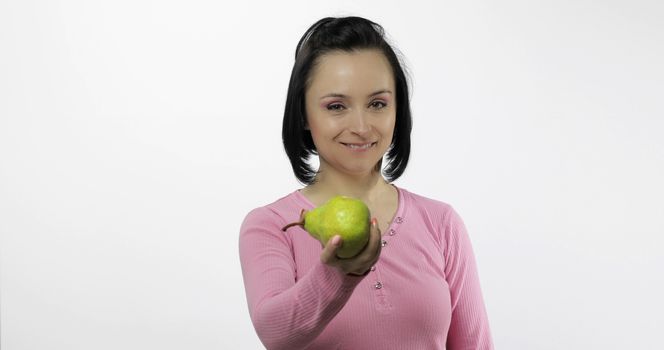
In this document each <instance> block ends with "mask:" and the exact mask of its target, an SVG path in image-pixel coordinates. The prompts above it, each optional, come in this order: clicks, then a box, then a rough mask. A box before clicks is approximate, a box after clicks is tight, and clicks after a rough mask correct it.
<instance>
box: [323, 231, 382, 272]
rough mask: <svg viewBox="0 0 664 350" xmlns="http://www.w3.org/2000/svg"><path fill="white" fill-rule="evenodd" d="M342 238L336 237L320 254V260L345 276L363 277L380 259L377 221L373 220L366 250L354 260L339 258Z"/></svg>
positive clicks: (353, 258)
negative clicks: (338, 252) (338, 251)
mask: <svg viewBox="0 0 664 350" xmlns="http://www.w3.org/2000/svg"><path fill="white" fill-rule="evenodd" d="M342 243H343V242H342V239H341V236H339V235H335V236H334V237H332V238H331V239H330V240H329V241H327V245H325V247H323V252H322V253H321V254H320V260H321V261H322V262H323V263H324V264H326V265H330V266H334V267H336V268H338V269H339V270H341V271H342V272H343V273H345V274H350V275H358V276H362V275H364V274H366V273H367V272H368V271H369V269H370V268H371V267H372V266H373V265H374V264H375V263H376V262H377V261H378V258H379V257H380V251H381V244H380V230H379V229H378V225H377V224H376V219H372V220H371V231H370V233H369V242H368V243H367V245H366V246H365V247H364V249H363V250H362V251H361V252H360V253H359V254H358V255H356V256H354V257H352V258H346V259H342V258H339V257H337V249H339V247H341V244H342Z"/></svg>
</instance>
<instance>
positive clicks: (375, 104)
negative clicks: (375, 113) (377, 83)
mask: <svg viewBox="0 0 664 350" xmlns="http://www.w3.org/2000/svg"><path fill="white" fill-rule="evenodd" d="M370 106H371V107H373V108H375V109H381V108H383V107H385V106H387V104H386V103H385V102H383V101H373V102H371V105H370Z"/></svg>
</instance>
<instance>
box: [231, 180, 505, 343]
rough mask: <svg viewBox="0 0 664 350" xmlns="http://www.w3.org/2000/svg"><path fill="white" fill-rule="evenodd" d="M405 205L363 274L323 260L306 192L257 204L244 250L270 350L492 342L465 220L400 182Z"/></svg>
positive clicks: (261, 332)
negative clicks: (304, 217) (305, 220)
mask: <svg viewBox="0 0 664 350" xmlns="http://www.w3.org/2000/svg"><path fill="white" fill-rule="evenodd" d="M397 190H398V193H399V204H398V209H397V212H396V214H395V216H394V218H393V220H392V222H391V223H390V226H389V227H388V228H387V230H385V231H384V232H382V235H383V238H382V239H383V242H382V244H383V247H382V250H381V255H380V258H379V260H378V262H377V263H376V264H375V265H374V268H372V270H371V271H370V272H369V273H368V274H367V275H366V276H353V275H346V274H343V273H342V272H341V271H339V270H337V269H336V268H334V267H330V266H327V265H325V264H323V263H322V262H321V260H320V253H321V251H322V248H321V244H320V243H319V242H318V241H317V240H316V239H314V238H312V237H311V236H310V235H309V234H308V233H307V232H305V231H304V230H303V229H302V228H300V227H299V226H296V227H291V228H290V229H288V230H287V231H286V232H283V231H282V230H281V228H282V227H283V226H285V225H286V224H288V223H291V222H296V221H299V219H300V211H301V210H302V209H306V210H311V209H313V208H314V205H313V204H312V203H311V202H310V201H309V200H308V199H307V198H306V197H304V196H303V195H302V194H301V193H300V192H299V191H294V192H292V193H291V194H289V195H287V196H285V197H283V198H280V199H279V200H277V201H275V202H273V203H271V204H269V205H266V206H263V207H259V208H256V209H254V210H252V211H251V212H249V214H247V216H246V218H245V220H244V222H243V223H242V226H241V229H240V238H239V249H240V262H241V265H242V274H243V278H244V284H245V292H246V296H247V302H248V307H249V313H250V317H251V321H252V322H253V325H254V327H255V329H256V332H257V334H258V337H259V338H260V340H261V341H262V342H263V344H264V345H265V346H266V347H267V348H268V349H289V350H293V349H353V350H355V349H361V350H370V349H378V350H388V349H407V350H416V349H448V350H460V349H493V344H492V340H491V333H490V329H489V322H488V317H487V314H486V310H485V306H484V302H483V298H482V292H481V290H480V283H479V278H478V273H477V268H476V262H475V257H474V254H473V250H472V247H471V242H470V238H469V237H468V233H467V231H466V228H465V225H464V223H463V221H462V219H461V217H460V216H459V215H458V214H457V212H456V211H455V210H454V209H453V208H452V207H451V206H450V205H449V204H447V203H444V202H441V201H437V200H433V199H429V198H425V197H422V196H419V195H416V194H414V193H411V192H408V191H407V190H405V189H402V188H397Z"/></svg>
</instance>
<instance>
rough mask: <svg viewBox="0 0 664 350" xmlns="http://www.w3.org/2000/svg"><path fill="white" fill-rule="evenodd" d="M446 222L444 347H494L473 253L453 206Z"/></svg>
mask: <svg viewBox="0 0 664 350" xmlns="http://www.w3.org/2000/svg"><path fill="white" fill-rule="evenodd" d="M445 221H446V222H445V227H444V234H445V242H446V244H445V252H444V255H445V276H446V279H447V282H448V284H449V286H450V298H451V307H452V319H451V323H450V329H449V333H448V336H447V349H449V350H466V349H468V350H470V349H473V350H477V349H482V350H489V349H493V342H492V339H491V332H490V329H489V320H488V316H487V313H486V309H485V306H484V301H483V297H482V291H481V289H480V281H479V276H478V272H477V266H476V262H475V256H474V253H473V249H472V246H471V242H470V238H469V237H468V233H467V231H466V227H465V225H464V223H463V220H462V219H461V217H460V216H459V214H458V213H457V212H456V211H455V210H454V209H453V208H450V211H449V212H448V215H447V218H446V220H445Z"/></svg>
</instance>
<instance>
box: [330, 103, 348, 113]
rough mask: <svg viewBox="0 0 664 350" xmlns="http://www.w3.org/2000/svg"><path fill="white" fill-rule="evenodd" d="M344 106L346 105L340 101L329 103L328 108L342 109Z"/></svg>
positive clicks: (331, 109)
mask: <svg viewBox="0 0 664 350" xmlns="http://www.w3.org/2000/svg"><path fill="white" fill-rule="evenodd" d="M343 108H344V106H343V105H342V104H340V103H332V104H329V105H327V110H328V111H340V110H342V109H343Z"/></svg>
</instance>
